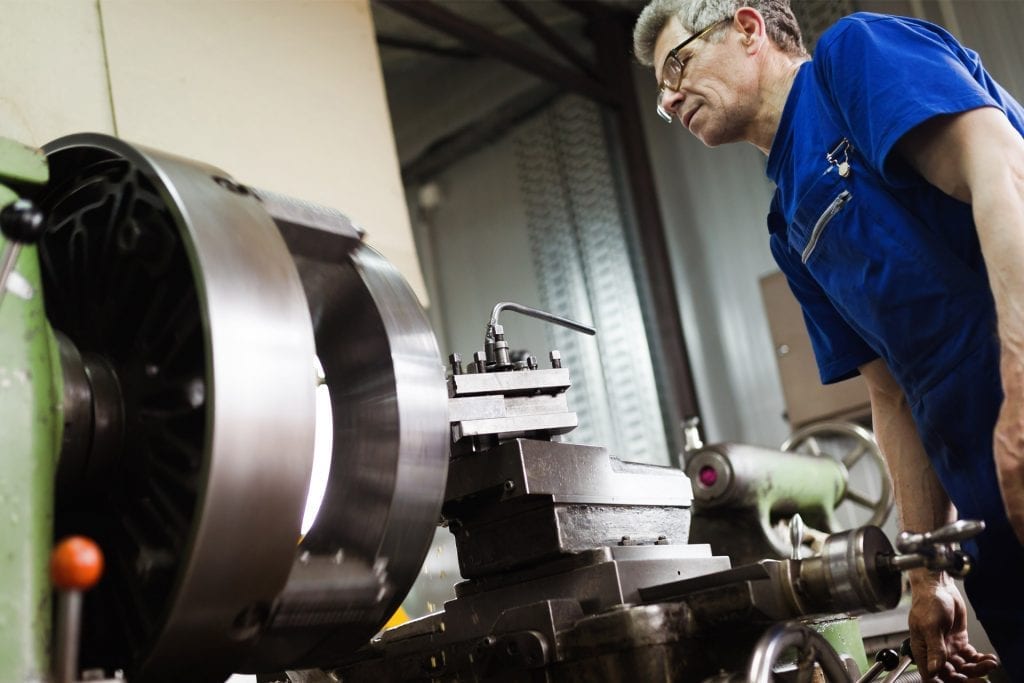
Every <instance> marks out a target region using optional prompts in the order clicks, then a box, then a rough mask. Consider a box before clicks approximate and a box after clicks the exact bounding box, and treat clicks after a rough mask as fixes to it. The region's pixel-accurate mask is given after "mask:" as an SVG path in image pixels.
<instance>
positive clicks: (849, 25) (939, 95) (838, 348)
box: [768, 13, 1024, 681]
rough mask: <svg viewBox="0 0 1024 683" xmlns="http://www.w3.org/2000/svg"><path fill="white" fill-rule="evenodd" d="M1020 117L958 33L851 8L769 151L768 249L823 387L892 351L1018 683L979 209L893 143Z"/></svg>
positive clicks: (1015, 566)
mask: <svg viewBox="0 0 1024 683" xmlns="http://www.w3.org/2000/svg"><path fill="white" fill-rule="evenodd" d="M979 107H996V108H998V109H1000V110H1001V111H1003V112H1004V113H1005V114H1006V116H1007V117H1008V118H1009V120H1010V122H1011V123H1012V124H1013V126H1014V127H1015V128H1016V129H1017V130H1018V131H1024V109H1022V108H1021V106H1020V104H1019V103H1017V102H1016V101H1015V100H1014V99H1013V98H1012V97H1011V96H1010V95H1009V94H1007V93H1006V92H1005V91H1004V90H1003V89H1002V88H1001V87H1000V86H999V85H998V84H997V83H996V82H995V81H994V80H992V78H991V77H990V76H989V74H988V73H987V72H986V71H985V69H984V68H983V67H982V65H981V61H980V59H979V58H978V55H977V54H976V53H974V52H973V51H971V50H968V49H966V48H964V47H963V46H961V45H960V44H959V43H958V42H957V41H956V40H955V39H954V38H953V37H952V36H951V35H950V34H949V33H947V32H946V31H944V30H943V29H941V28H939V27H938V26H934V25H932V24H929V23H927V22H923V21H918V20H914V19H904V18H898V17H889V16H882V15H877V14H867V13H861V14H854V15H851V16H849V17H846V18H844V19H842V20H840V21H839V22H837V23H836V25H835V26H833V27H832V28H830V29H829V30H828V31H827V32H826V33H825V34H824V35H823V36H822V37H821V39H820V40H819V42H818V45H817V49H816V51H815V55H814V59H813V61H811V62H807V63H805V64H803V65H802V66H801V67H800V70H799V73H798V74H797V76H796V80H795V82H794V84H793V89H792V92H791V93H790V95H789V97H788V99H787V101H786V105H785V109H784V111H783V114H782V119H781V122H780V125H779V129H778V133H777V134H776V137H775V140H774V141H773V144H772V149H771V152H770V155H769V157H768V175H769V177H770V178H771V179H772V180H773V181H775V184H776V186H777V188H778V189H777V191H776V193H775V196H774V198H773V200H772V206H771V211H770V213H769V216H768V228H769V232H770V235H771V236H770V243H771V249H772V253H773V254H774V256H775V259H776V261H777V262H778V264H779V267H780V268H781V269H782V270H783V272H785V274H786V276H787V278H788V280H789V284H790V287H791V289H792V290H793V293H794V294H795V295H796V297H797V299H798V300H799V301H800V304H801V306H802V308H803V313H804V319H805V322H806V324H807V329H808V332H809V333H810V337H811V342H812V345H813V348H814V352H815V356H816V359H817V362H818V367H819V371H820V374H821V380H822V382H824V383H826V384H828V383H831V382H837V381H839V380H842V379H846V378H848V377H851V376H853V375H855V374H857V368H858V367H859V366H861V365H863V364H864V363H867V362H869V361H871V360H874V359H876V358H883V359H884V360H885V362H886V363H887V365H888V366H889V368H890V370H891V371H892V373H893V376H894V377H895V378H896V380H897V381H898V382H899V384H900V386H901V387H902V388H903V391H904V393H905V395H906V397H907V400H908V402H909V404H910V406H911V409H912V412H913V416H914V420H915V422H916V424H917V428H918V431H919V433H920V435H921V438H922V441H923V443H924V446H925V449H926V450H927V452H928V456H929V458H930V460H931V462H932V465H933V466H934V468H935V470H936V472H937V473H938V476H939V479H940V480H941V482H942V485H943V486H944V488H945V489H946V492H947V493H948V494H949V497H950V499H951V500H952V501H953V503H954V504H955V505H956V507H957V509H958V510H959V514H960V516H961V518H964V519H983V520H984V521H985V523H986V525H987V528H986V530H985V531H984V532H983V534H982V535H981V536H979V537H978V539H977V540H976V542H969V543H965V544H964V545H965V549H966V550H968V551H969V552H970V553H971V554H972V555H973V556H974V557H975V559H976V564H975V568H974V570H973V571H972V573H971V574H970V575H969V576H968V578H967V581H966V587H967V593H968V595H969V597H970V599H971V603H972V605H973V606H974V607H975V610H976V612H977V614H978V617H979V619H980V620H981V622H982V624H983V625H984V626H985V630H986V632H987V633H988V634H989V637H990V639H991V640H992V643H993V645H994V646H995V647H996V649H997V651H998V653H999V655H1000V657H1001V658H1002V660H1003V662H1004V666H1006V668H1007V670H1008V671H1009V672H1010V674H1011V677H1012V679H1013V680H1015V681H1024V590H1021V587H1020V584H1021V579H1022V578H1024V549H1022V547H1021V545H1020V543H1019V542H1018V541H1017V538H1016V536H1015V535H1014V533H1013V530H1012V528H1011V527H1010V525H1009V522H1008V521H1007V519H1006V514H1005V511H1004V509H1003V506H1002V500H1001V497H1000V491H999V487H998V484H997V480H996V473H995V467H994V464H993V459H992V435H993V430H994V427H995V423H996V418H997V415H998V412H999V406H1000V404H1001V403H1002V398H1003V394H1002V386H1001V382H1000V376H999V339H998V337H997V330H996V315H995V305H994V303H993V299H992V292H991V289H990V287H989V283H988V279H987V275H986V272H985V264H984V261H983V260H982V255H981V248H980V246H979V242H978V235H977V230H976V229H975V226H974V222H973V219H972V215H971V208H970V206H968V205H966V204H964V203H962V202H959V201H957V200H955V199H952V198H951V197H949V196H948V195H946V194H944V193H943V192H941V191H940V190H938V189H936V188H935V187H933V186H932V185H929V184H928V183H927V182H925V180H924V179H923V178H922V177H921V176H920V175H918V174H917V173H916V172H915V171H914V170H913V169H912V168H910V167H909V166H908V165H907V163H906V162H905V161H904V160H903V159H901V158H900V157H899V156H898V155H896V154H893V153H892V151H893V148H894V147H895V145H896V143H897V142H898V141H899V140H900V139H901V138H902V137H903V135H905V134H906V133H907V132H908V131H910V130H911V129H912V128H914V127H915V126H917V125H919V124H921V123H923V122H924V121H927V120H928V119H931V118H933V117H935V116H940V115H944V114H955V113H959V112H964V111H969V110H972V109H977V108H979Z"/></svg>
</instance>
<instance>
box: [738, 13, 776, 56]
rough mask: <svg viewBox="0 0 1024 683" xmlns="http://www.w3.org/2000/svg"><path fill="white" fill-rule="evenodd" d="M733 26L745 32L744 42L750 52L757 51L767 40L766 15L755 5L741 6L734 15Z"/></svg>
mask: <svg viewBox="0 0 1024 683" xmlns="http://www.w3.org/2000/svg"><path fill="white" fill-rule="evenodd" d="M732 24H733V28H734V29H735V30H737V31H739V32H740V33H742V34H743V44H744V45H745V46H746V47H747V51H748V52H757V51H758V50H759V49H760V48H761V46H762V45H763V44H764V43H765V41H767V39H768V33H767V30H766V29H765V23H764V17H763V16H761V13H760V12H758V11H757V10H756V9H754V8H753V7H741V8H740V9H738V10H736V15H735V16H734V17H733V21H732Z"/></svg>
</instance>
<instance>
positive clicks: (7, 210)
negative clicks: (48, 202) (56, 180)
mask: <svg viewBox="0 0 1024 683" xmlns="http://www.w3.org/2000/svg"><path fill="white" fill-rule="evenodd" d="M44 230H45V224H44V221H43V212H42V211H40V210H39V209H38V208H36V205H35V204H33V203H32V202H31V201H30V200H28V199H16V200H15V201H13V202H11V203H10V204H8V205H7V206H5V207H4V208H3V210H0V231H2V232H3V235H4V237H6V238H7V239H8V242H7V245H6V246H5V247H4V251H3V255H2V256H0V303H3V300H4V295H5V294H7V278H8V277H10V275H11V271H13V270H14V264H15V263H17V261H18V252H19V251H21V247H22V245H24V244H34V243H36V242H38V241H39V238H40V237H42V236H43V231H44Z"/></svg>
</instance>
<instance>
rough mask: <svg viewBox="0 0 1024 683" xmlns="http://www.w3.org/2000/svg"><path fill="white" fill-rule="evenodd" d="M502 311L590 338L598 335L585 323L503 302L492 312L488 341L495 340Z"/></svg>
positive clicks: (488, 328)
mask: <svg viewBox="0 0 1024 683" xmlns="http://www.w3.org/2000/svg"><path fill="white" fill-rule="evenodd" d="M502 311H515V312H516V313H521V314H523V315H525V316H529V317H531V318H536V319H538V320H544V321H545V322H549V323H554V324H555V325H561V326H562V327H567V328H569V329H570V330H575V331H576V332H582V333H583V334H589V335H590V336H594V335H595V334H597V330H596V329H594V328H593V327H591V326H589V325H584V324H583V323H578V322H576V321H575V320H570V319H569V318H563V317H562V316H560V315H555V314H554V313H548V312H547V311H541V310H539V309H536V308H530V307H529V306H524V305H522V304H517V303H513V302H511V301H502V302H501V303H499V304H496V305H495V306H494V310H492V311H491V319H490V321H489V322H488V324H487V336H486V339H493V338H494V328H495V326H497V325H498V316H499V315H501V312H502Z"/></svg>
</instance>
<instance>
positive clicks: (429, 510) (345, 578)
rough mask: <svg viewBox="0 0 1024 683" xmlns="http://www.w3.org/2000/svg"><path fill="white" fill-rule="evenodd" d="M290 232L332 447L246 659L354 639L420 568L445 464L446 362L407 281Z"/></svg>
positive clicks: (262, 666) (333, 648)
mask: <svg viewBox="0 0 1024 683" xmlns="http://www.w3.org/2000/svg"><path fill="white" fill-rule="evenodd" d="M336 232H339V233H344V232H346V231H336ZM294 237H295V236H294V233H291V232H286V240H288V242H289V246H290V247H292V248H293V255H294V257H295V261H296V264H297V266H298V270H299V273H300V276H301V277H302V281H303V285H304V287H305V289H306V297H307V300H308V301H309V307H310V313H311V317H312V321H313V326H314V329H315V333H316V345H317V354H318V356H319V359H320V362H321V364H322V366H323V370H324V376H325V379H326V383H327V386H328V388H329V390H330V396H331V405H332V416H333V430H334V434H333V454H332V460H331V468H330V474H329V479H328V483H327V488H326V492H325V495H324V500H323V504H322V506H321V508H320V511H319V514H318V515H317V518H316V521H315V522H314V524H313V526H312V527H311V528H310V530H309V532H308V533H307V534H306V535H305V537H304V538H303V541H302V543H301V545H300V549H299V556H298V558H297V559H296V562H295V566H294V568H293V570H292V576H291V578H290V579H289V582H288V585H287V586H286V588H285V591H284V592H283V594H282V595H281V597H280V600H279V604H278V608H277V611H276V612H275V616H274V620H273V622H272V623H271V624H270V627H269V628H268V630H267V632H266V633H265V635H264V637H263V638H262V639H261V640H260V642H259V646H258V648H257V649H256V650H254V652H253V654H252V659H251V660H250V661H248V662H247V663H246V665H245V668H244V670H245V671H260V670H267V669H268V667H272V666H277V667H279V668H288V669H298V668H309V667H328V666H330V665H331V664H333V663H336V662H337V661H339V660H340V658H342V657H343V656H345V655H346V654H348V653H350V652H351V651H353V650H355V649H356V648H358V647H360V646H362V645H363V644H365V643H366V642H367V641H368V640H369V639H370V637H371V636H372V635H373V634H374V633H376V632H377V631H378V630H379V629H380V628H381V626H382V625H383V624H384V622H385V621H387V619H388V618H389V617H390V616H391V614H393V613H394V611H395V610H396V609H397V608H398V606H399V605H400V604H401V602H402V599H403V598H404V597H405V595H406V593H407V592H408V591H409V589H410V588H411V587H412V584H413V582H414V581H415V579H416V576H417V575H418V572H419V568H420V566H421V564H422V563H423V559H424V557H425V556H426V553H427V550H428V549H429V547H430V543H431V541H432V539H433V536H434V529H435V528H436V526H437V523H438V520H439V517H440V510H441V504H442V502H443V498H444V489H445V479H446V477H447V469H448V449H449V437H448V414H447V405H448V395H447V389H446V385H445V379H444V367H443V365H442V362H441V357H440V353H439V351H438V349H437V343H436V341H435V338H434V335H433V333H432V331H431V329H430V325H429V322H428V321H427V318H426V315H425V314H424V312H423V309H422V308H421V307H420V305H419V302H418V301H417V299H416V297H415V294H414V293H413V292H412V290H411V289H410V288H409V286H408V284H407V283H406V282H405V280H404V279H403V278H402V277H401V275H400V274H399V273H398V271H397V270H396V269H395V268H394V266H392V265H391V264H390V263H388V262H387V261H386V260H385V259H384V258H382V257H381V256H380V255H379V254H378V253H377V252H375V251H374V250H372V249H371V248H369V247H367V246H365V245H363V244H358V245H356V246H354V247H353V249H352V251H351V252H350V254H349V256H348V258H347V259H345V260H341V261H339V260H337V259H331V260H329V261H328V260H325V259H323V257H322V256H319V255H318V254H316V253H314V252H313V251H311V250H309V249H303V248H301V247H300V246H299V244H300V242H299V240H297V239H294Z"/></svg>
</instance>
